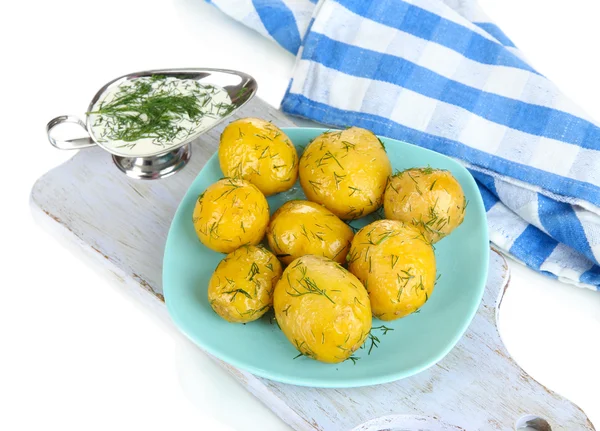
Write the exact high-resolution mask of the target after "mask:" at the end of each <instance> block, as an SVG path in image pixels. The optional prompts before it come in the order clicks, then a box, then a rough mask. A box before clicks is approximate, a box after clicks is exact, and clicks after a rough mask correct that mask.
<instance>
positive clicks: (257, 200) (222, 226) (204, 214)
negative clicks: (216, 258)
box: [192, 178, 269, 253]
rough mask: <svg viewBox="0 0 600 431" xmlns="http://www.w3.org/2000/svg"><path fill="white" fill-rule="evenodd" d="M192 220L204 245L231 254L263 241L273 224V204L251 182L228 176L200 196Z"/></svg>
mask: <svg viewBox="0 0 600 431" xmlns="http://www.w3.org/2000/svg"><path fill="white" fill-rule="evenodd" d="M192 221H193V222H194V228H195V229H196V234H197V235H198V238H199V239H200V241H201V242H202V244H204V245H205V246H207V247H208V248H210V249H212V250H215V251H218V252H221V253H230V252H232V251H233V250H235V249H237V248H239V247H240V246H241V245H244V244H252V245H255V244H258V243H259V242H260V241H262V239H263V236H264V235H265V231H266V229H267V225H268V224H269V204H268V203H267V199H265V196H264V195H263V194H262V193H261V192H260V190H258V189H257V188H256V186H254V185H252V184H250V183H249V182H248V181H245V180H242V179H234V178H224V179H222V180H219V181H217V182H216V183H214V184H213V185H211V186H209V187H208V188H207V189H206V191H205V192H204V193H202V194H201V195H200V196H198V201H197V202H196V206H195V208H194V214H193V216H192Z"/></svg>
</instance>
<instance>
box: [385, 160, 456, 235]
mask: <svg viewBox="0 0 600 431" xmlns="http://www.w3.org/2000/svg"><path fill="white" fill-rule="evenodd" d="M383 207H384V210H385V217H386V218H388V219H391V220H400V221H403V222H406V223H410V224H412V225H414V226H415V227H416V228H417V229H419V230H420V231H421V232H423V235H425V237H426V238H427V240H428V241H430V242H432V243H436V242H438V241H439V240H440V239H442V238H444V237H445V236H446V235H449V234H450V233H451V232H452V231H453V230H454V229H455V228H456V227H458V226H459V225H460V224H461V223H462V222H463V219H464V217H465V209H466V208H467V201H466V199H465V195H464V193H463V190H462V187H461V186H460V184H459V183H458V181H456V178H454V177H453V176H452V174H451V173H450V172H448V171H444V170H441V169H433V168H413V169H407V170H406V171H403V172H399V173H397V174H396V175H394V176H393V177H391V178H390V180H389V182H388V186H387V188H386V191H385V195H384V200H383Z"/></svg>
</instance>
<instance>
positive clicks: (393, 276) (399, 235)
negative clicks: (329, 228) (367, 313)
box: [347, 220, 436, 320]
mask: <svg viewBox="0 0 600 431" xmlns="http://www.w3.org/2000/svg"><path fill="white" fill-rule="evenodd" d="M347 259H348V269H349V270H350V271H351V272H352V274H354V275H356V276H357V277H358V279H359V280H360V281H361V282H362V283H363V284H364V286H365V287H366V289H367V292H369V298H370V300H371V308H372V310H373V316H375V317H377V318H379V319H381V320H394V319H398V318H400V317H404V316H406V315H408V314H410V313H413V312H415V311H416V310H418V309H419V308H420V307H421V306H422V305H423V304H424V303H425V301H427V300H428V299H429V297H430V296H431V293H432V292H433V287H434V285H435V277H436V275H435V255H434V253H433V247H432V246H431V244H430V243H429V242H428V241H426V240H425V239H424V238H423V236H422V235H421V233H420V232H419V231H418V230H416V229H415V228H414V227H412V226H411V225H406V224H404V223H402V222H400V221H394V220H378V221H376V222H373V223H371V224H370V225H367V226H365V227H363V228H362V229H361V230H359V231H358V232H357V233H356V235H355V236H354V239H353V240H352V247H351V248H350V252H349V253H348V257H347Z"/></svg>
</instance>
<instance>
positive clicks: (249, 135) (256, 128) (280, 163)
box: [219, 118, 298, 196]
mask: <svg viewBox="0 0 600 431" xmlns="http://www.w3.org/2000/svg"><path fill="white" fill-rule="evenodd" d="M219 163H220V165H221V170H222V171H223V174H225V176H227V177H236V178H243V179H245V180H248V181H250V182H251V183H252V184H254V185H255V186H256V187H258V189H259V190H260V191H261V192H263V193H264V195H265V196H270V195H272V194H275V193H279V192H283V191H285V190H288V189H289V188H291V187H292V186H293V185H294V183H295V182H296V179H297V178H298V154H297V153H296V147H294V144H292V141H290V139H289V138H288V137H287V136H286V135H285V133H283V132H282V131H281V129H280V128H279V127H277V126H275V125H274V124H271V123H269V122H268V121H265V120H261V119H258V118H242V119H240V120H236V121H233V122H231V123H230V124H229V125H228V126H227V127H226V128H225V130H223V133H222V134H221V143H220V144H219Z"/></svg>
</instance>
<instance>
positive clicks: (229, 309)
mask: <svg viewBox="0 0 600 431" xmlns="http://www.w3.org/2000/svg"><path fill="white" fill-rule="evenodd" d="M279 277H281V264H280V263H279V261H278V260H277V258H276V257H275V256H273V253H271V252H270V251H268V250H266V249H264V248H263V247H257V246H253V245H249V246H242V247H240V248H238V249H237V250H236V251H234V252H233V253H229V254H228V255H227V256H226V257H225V258H224V259H223V260H222V261H221V262H219V265H217V269H215V272H214V274H213V275H212V277H211V279H210V282H209V283H208V301H209V302H210V305H211V307H212V308H213V310H215V313H217V314H218V315H219V316H221V317H222V318H223V319H225V320H227V321H229V322H234V323H246V322H251V321H253V320H256V319H258V318H259V317H260V316H262V315H263V314H265V313H266V312H267V311H268V310H269V308H270V307H271V305H272V304H273V290H274V289H275V284H276V283H277V281H278V280H279Z"/></svg>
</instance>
